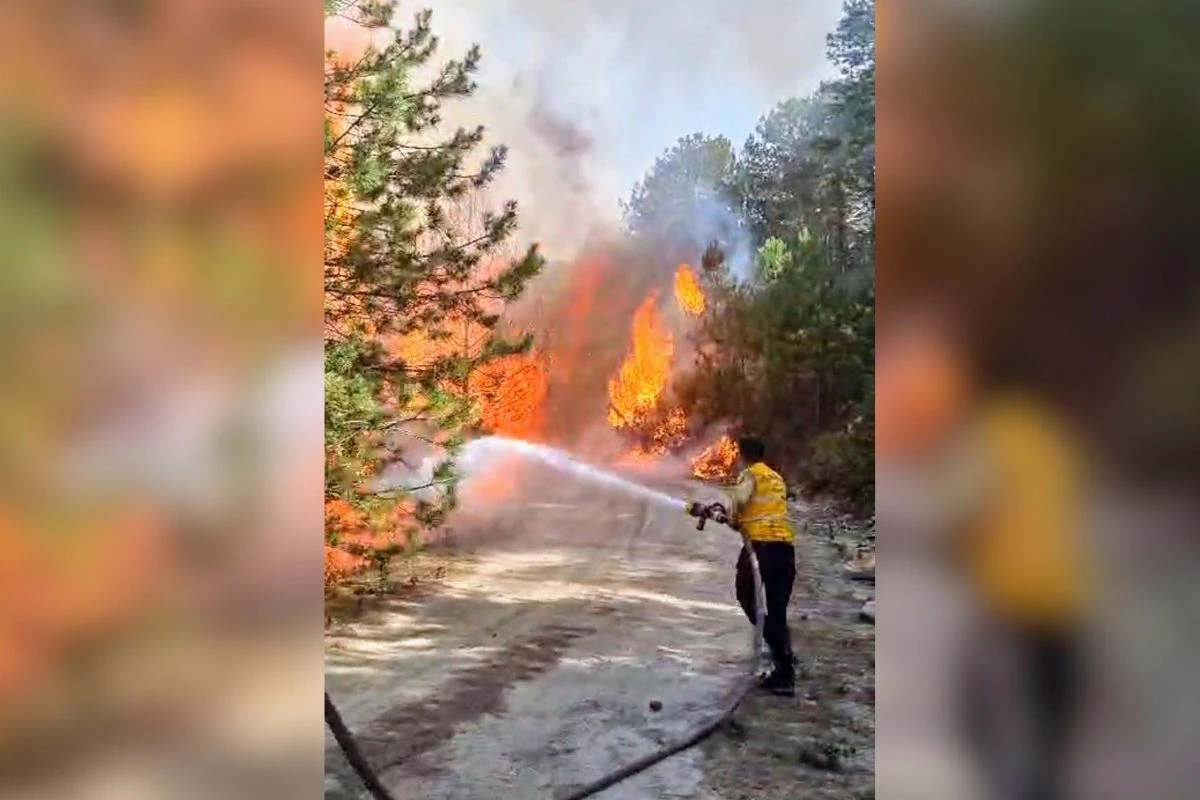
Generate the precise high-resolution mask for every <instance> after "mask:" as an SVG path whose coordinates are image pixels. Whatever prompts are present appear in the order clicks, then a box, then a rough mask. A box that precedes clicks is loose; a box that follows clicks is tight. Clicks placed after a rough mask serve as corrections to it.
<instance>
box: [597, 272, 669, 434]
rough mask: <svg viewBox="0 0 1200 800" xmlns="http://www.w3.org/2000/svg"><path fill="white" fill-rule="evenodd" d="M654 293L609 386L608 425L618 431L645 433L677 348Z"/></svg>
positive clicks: (640, 313)
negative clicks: (664, 322)
mask: <svg viewBox="0 0 1200 800" xmlns="http://www.w3.org/2000/svg"><path fill="white" fill-rule="evenodd" d="M657 303H658V293H657V292H651V293H650V295H649V296H647V297H646V299H645V300H643V301H642V304H641V305H640V306H639V307H638V310H637V312H636V313H635V314H634V315H633V341H632V343H631V345H630V350H629V354H628V355H627V356H626V357H625V361H624V363H623V364H621V368H620V370H619V371H618V372H617V375H616V377H614V378H613V379H612V380H611V381H609V384H608V423H609V424H610V425H612V426H613V427H614V428H616V429H617V430H639V429H644V427H645V423H646V422H647V421H648V420H649V419H650V418H651V417H652V416H653V414H654V412H655V411H656V410H657V409H658V407H659V402H660V401H661V400H662V396H663V392H664V391H665V390H666V388H667V378H668V377H669V375H670V371H671V354H672V352H673V348H674V345H673V343H672V341H671V334H670V332H669V331H667V329H666V328H665V327H664V326H663V323H662V318H661V316H660V315H659V313H658V306H657Z"/></svg>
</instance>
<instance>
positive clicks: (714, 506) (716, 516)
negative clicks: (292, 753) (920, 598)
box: [325, 503, 766, 800]
mask: <svg viewBox="0 0 1200 800" xmlns="http://www.w3.org/2000/svg"><path fill="white" fill-rule="evenodd" d="M686 511H687V513H688V515H689V516H693V517H696V518H697V520H698V521H697V523H696V530H698V531H702V530H704V527H705V525H706V524H707V523H708V521H709V520H712V521H714V522H717V523H719V524H723V525H729V524H730V520H729V512H728V510H727V509H726V508H725V506H724V505H722V504H721V503H710V504H707V505H705V504H703V503H692V504H690V505H688V506H687V507H686ZM735 530H736V528H735ZM739 534H740V535H741V537H742V547H744V548H745V550H746V553H747V555H748V556H749V561H750V571H751V574H752V575H753V577H754V595H755V600H756V602H755V604H754V608H755V620H754V638H753V641H752V653H751V664H752V665H753V666H752V667H751V673H750V675H749V676H748V677H747V678H746V679H745V680H744V681H743V682H742V683H741V684H740V685H739V686H738V687H737V689H736V690H735V691H734V692H733V693H732V694H731V695H730V696H729V698H728V700H727V701H726V703H725V704H724V705H723V706H722V711H721V713H720V714H718V715H717V716H715V717H713V718H712V719H711V720H710V721H708V722H706V723H705V724H704V725H701V726H700V727H699V728H697V729H696V730H694V731H693V732H692V733H691V734H689V735H688V736H686V737H684V738H682V739H680V740H679V741H676V742H672V743H670V744H667V745H664V746H663V747H660V748H659V749H658V750H655V751H654V752H652V753H649V754H647V755H646V756H643V757H642V758H640V759H638V760H637V761H634V762H632V763H630V764H627V765H626V766H624V767H622V768H621V769H619V770H616V771H615V772H611V773H609V774H608V775H605V776H604V777H602V778H599V779H598V780H595V781H593V782H591V783H589V784H586V785H584V786H581V787H577V788H575V789H572V790H571V791H570V792H568V793H566V794H563V795H561V796H560V797H559V798H558V800H584V798H588V797H592V796H593V795H596V794H599V793H600V792H602V791H604V790H605V789H608V788H611V787H613V786H615V785H617V784H618V783H621V782H622V781H624V780H627V779H628V778H632V777H633V776H634V775H637V774H638V773H641V772H645V771H646V770H647V769H649V768H650V767H653V766H654V765H655V764H658V763H660V762H662V761H665V760H666V759H668V758H670V757H671V756H673V755H676V754H677V753H681V752H683V751H684V750H687V749H689V748H691V747H695V746H696V745H697V744H699V743H700V742H702V741H704V740H705V739H707V738H708V737H709V736H711V735H712V734H714V733H716V732H717V731H718V730H720V729H721V728H722V727H724V726H725V725H726V724H728V723H729V721H730V720H731V719H732V718H733V716H734V714H736V713H737V710H738V708H740V707H741V704H742V702H743V701H744V700H745V699H746V696H747V695H748V694H750V692H751V690H752V689H753V688H754V685H755V677H756V676H755V671H754V667H755V666H757V663H758V657H759V653H760V652H761V649H762V642H763V622H764V619H765V615H766V596H765V593H764V590H763V582H762V573H761V572H759V567H758V558H757V556H756V555H755V553H754V548H753V547H752V546H751V545H750V540H749V539H747V538H746V534H745V533H743V532H741V531H739ZM325 723H326V724H327V725H328V726H329V728H330V730H331V731H332V732H333V735H334V739H335V740H336V741H337V743H338V746H339V747H340V748H341V750H342V753H343V754H344V755H345V756H346V760H347V761H348V762H349V763H350V766H351V768H352V769H353V770H354V772H355V773H356V774H357V775H358V777H359V779H360V780H362V782H363V785H364V786H365V787H366V789H367V791H368V792H369V793H370V794H371V796H372V797H373V798H375V800H394V799H393V797H392V796H391V794H390V793H389V792H388V790H387V789H386V788H385V787H384V786H383V784H382V783H381V782H380V780H379V777H378V776H377V775H376V774H375V771H374V770H373V769H371V767H370V765H369V764H368V763H367V761H366V759H365V758H363V756H362V753H361V752H360V751H359V749H358V746H357V744H356V743H355V741H354V737H353V735H351V733H350V731H349V730H348V729H347V728H346V726H345V724H344V723H343V722H342V719H341V715H340V714H339V713H338V710H337V707H336V706H334V704H333V701H332V700H331V699H330V697H329V693H328V692H326V694H325Z"/></svg>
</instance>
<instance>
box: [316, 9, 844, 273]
mask: <svg viewBox="0 0 1200 800" xmlns="http://www.w3.org/2000/svg"><path fill="white" fill-rule="evenodd" d="M421 8H431V9H432V10H433V23H432V24H433V30H434V33H435V34H436V35H437V36H438V37H439V39H440V41H441V46H440V48H439V53H438V55H437V56H436V57H435V59H436V60H438V61H440V60H443V59H448V58H453V57H456V56H459V55H461V54H462V53H463V52H465V51H466V49H467V48H468V47H469V46H470V45H471V44H473V43H477V44H479V45H480V47H481V48H482V50H483V63H482V68H481V70H480V73H479V75H478V77H477V79H478V82H479V89H478V91H477V92H476V93H475V94H474V95H473V96H472V97H470V98H468V99H465V100H461V101H455V102H453V103H448V104H446V105H445V106H444V107H443V121H444V124H445V125H446V126H447V127H453V126H458V125H462V126H464V127H474V126H476V125H479V124H482V125H484V126H485V127H486V128H487V131H488V142H489V143H494V144H499V143H503V144H505V145H506V146H507V147H508V149H509V160H508V165H507V167H506V169H505V170H504V172H503V173H502V174H501V175H500V177H499V178H498V179H497V181H496V183H495V184H494V185H493V187H492V188H491V190H490V192H489V197H488V200H489V202H491V203H493V204H496V203H499V202H500V201H502V200H505V199H515V200H517V202H518V205H519V209H520V212H521V216H520V219H521V228H520V230H519V232H518V236H517V238H518V240H519V241H518V242H517V243H516V244H518V245H522V246H523V245H527V244H530V243H532V242H535V241H536V242H539V243H541V244H542V246H543V250H544V252H545V253H546V254H547V255H548V256H550V257H551V258H552V259H560V258H568V259H569V258H571V257H573V256H574V255H577V254H578V252H579V251H580V250H582V249H583V248H584V247H585V246H586V241H587V240H588V239H589V237H590V236H592V235H601V236H602V235H603V233H604V232H605V231H606V230H612V229H613V228H614V227H615V226H616V225H617V223H618V222H619V213H620V212H619V206H618V200H619V199H623V198H627V197H628V196H629V192H630V190H631V189H632V187H633V184H634V183H635V182H636V181H637V180H639V179H640V178H641V177H642V176H643V175H645V173H646V171H647V170H648V169H649V168H650V167H651V166H652V165H653V163H654V160H655V159H656V158H657V157H658V156H659V155H661V154H662V152H663V151H664V150H666V149H667V148H669V147H670V146H671V145H672V144H674V143H675V142H676V141H677V140H678V139H679V138H680V137H682V136H685V135H687V134H690V133H697V132H700V133H706V134H710V135H717V134H721V135H725V136H727V137H729V138H730V139H731V140H732V141H733V142H734V144H735V145H739V146H740V145H741V144H742V143H743V142H744V141H745V140H746V137H747V136H749V134H750V133H751V132H752V131H753V130H754V126H755V124H756V123H757V121H758V119H759V118H760V117H761V116H762V115H763V114H765V113H766V112H767V111H768V110H770V108H771V107H772V106H773V105H774V104H775V103H777V102H779V101H781V100H784V99H787V98H789V97H793V96H796V95H803V94H806V93H808V92H810V91H812V90H813V89H815V88H816V86H817V85H818V84H819V82H820V81H821V80H822V79H824V78H826V77H829V76H830V75H831V73H832V68H831V66H830V65H829V64H828V62H827V60H826V58H825V37H826V35H827V34H828V33H830V32H831V31H832V30H833V28H834V26H835V25H836V24H837V20H838V17H839V15H840V11H841V0H423V2H419V3H413V4H409V3H405V2H401V4H400V10H399V18H398V20H397V24H398V25H400V26H401V27H404V26H406V25H407V23H408V21H409V20H410V19H411V14H413V13H415V12H416V11H417V10H419V9H421ZM327 41H331V39H330V34H329V33H328V28H327Z"/></svg>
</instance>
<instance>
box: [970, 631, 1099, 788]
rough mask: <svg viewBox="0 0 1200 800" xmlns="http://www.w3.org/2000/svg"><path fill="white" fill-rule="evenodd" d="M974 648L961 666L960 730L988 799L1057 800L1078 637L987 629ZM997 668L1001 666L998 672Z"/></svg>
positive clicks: (1075, 688) (1078, 671)
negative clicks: (963, 680)
mask: <svg viewBox="0 0 1200 800" xmlns="http://www.w3.org/2000/svg"><path fill="white" fill-rule="evenodd" d="M980 637H984V638H980ZM985 639H986V641H985ZM976 642H977V645H978V646H976V647H973V648H972V649H971V652H972V653H974V654H975V655H974V656H973V657H971V658H968V661H967V667H968V669H967V675H966V678H967V681H966V686H965V688H966V690H967V696H966V703H965V710H966V711H967V719H966V722H967V724H968V731H969V734H970V740H971V743H972V745H973V746H974V750H975V753H976V754H977V756H978V757H979V758H980V760H981V762H982V763H981V766H983V768H984V769H983V774H984V775H985V777H986V780H987V782H988V783H989V784H990V786H989V789H990V792H989V794H990V795H991V797H993V798H995V799H996V800H1010V798H1013V799H1014V800H1061V798H1063V797H1065V796H1066V793H1065V787H1064V777H1065V775H1064V769H1063V768H1064V765H1065V764H1064V762H1065V760H1066V757H1067V756H1068V755H1069V749H1070V744H1071V736H1072V733H1073V727H1074V722H1075V718H1074V714H1075V711H1076V708H1077V700H1078V697H1079V683H1080V679H1081V677H1082V654H1081V652H1080V643H1079V637H1078V635H1077V633H1076V632H1075V631H1072V630H1053V631H1030V630H1021V629H1016V628H1013V627H1011V626H1007V625H1003V624H998V623H996V622H995V621H992V622H991V624H988V625H985V626H983V627H982V628H981V630H980V631H979V634H978V636H977V639H976ZM985 660H991V661H993V663H990V664H989V663H985ZM995 661H1000V662H1001V663H1002V664H1003V666H1002V667H1001V668H1000V669H999V670H998V669H997V665H996V663H994V662H995ZM1005 720H1007V724H1005ZM1004 730H1008V731H1009V733H1008V736H1007V737H1006V736H1005V735H1004V733H1003V731H1004ZM1014 731H1015V735H1016V736H1017V737H1018V738H1017V740H1016V743H1015V744H1016V746H1015V747H1014V741H1013V738H1012V737H1013V735H1014ZM1006 738H1007V740H1008V741H1007V742H1006V741H1005V739H1006ZM1013 751H1016V754H1015V757H1014V752H1013Z"/></svg>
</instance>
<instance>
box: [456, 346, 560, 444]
mask: <svg viewBox="0 0 1200 800" xmlns="http://www.w3.org/2000/svg"><path fill="white" fill-rule="evenodd" d="M549 386H550V375H549V368H548V366H547V364H546V360H545V358H544V356H543V355H542V354H541V353H539V352H537V351H531V352H529V353H520V354H516V355H510V356H502V357H500V358H498V359H496V360H494V361H492V362H490V363H488V364H486V365H485V366H484V367H483V368H482V369H481V370H480V375H479V376H478V377H477V378H476V381H475V383H474V384H473V385H472V395H476V396H478V397H479V398H480V399H481V400H482V401H483V426H484V428H486V429H487V430H489V431H491V432H492V433H496V434H499V435H500V436H509V437H512V438H514V439H526V440H532V439H536V438H537V437H538V436H539V435H540V433H541V430H542V420H543V413H544V408H543V405H542V403H543V401H544V400H545V399H546V393H547V391H548V390H549Z"/></svg>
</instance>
